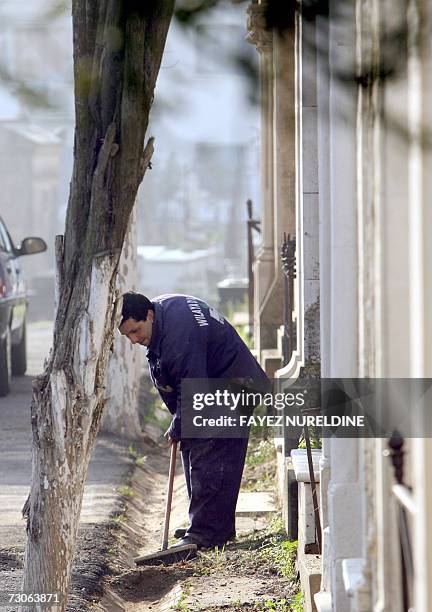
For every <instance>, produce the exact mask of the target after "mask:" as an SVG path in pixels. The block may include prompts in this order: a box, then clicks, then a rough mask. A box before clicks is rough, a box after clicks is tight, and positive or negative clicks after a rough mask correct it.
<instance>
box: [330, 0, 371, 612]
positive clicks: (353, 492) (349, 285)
mask: <svg viewBox="0 0 432 612" xmlns="http://www.w3.org/2000/svg"><path fill="white" fill-rule="evenodd" d="M341 11H342V13H343V15H341V14H340V12H341ZM336 13H337V14H336ZM328 37H329V38H328V40H329V44H328V53H329V55H328V61H329V87H328V117H329V124H328V125H329V131H328V136H329V145H328V172H329V174H328V177H329V180H328V186H327V192H328V194H329V203H328V205H327V203H326V202H325V201H324V202H323V207H322V209H321V212H322V222H323V224H324V225H325V227H327V228H328V230H329V231H328V233H327V234H326V236H325V237H324V236H322V237H323V239H324V240H326V241H327V247H325V246H324V247H323V248H324V250H325V251H326V252H327V254H328V257H327V266H328V267H327V270H326V274H327V275H326V278H325V283H326V287H325V289H324V290H325V291H329V292H330V297H329V300H328V302H327V304H326V317H328V318H327V320H326V323H325V325H326V328H325V329H326V333H327V338H328V346H327V353H326V372H327V373H328V375H329V376H330V377H334V378H339V377H342V378H345V377H346V378H350V377H356V376H357V375H358V332H357V330H358V304H357V282H358V258H357V208H356V172H357V168H356V148H355V147H356V88H355V85H354V81H352V85H350V84H349V83H344V82H343V80H342V79H341V76H340V75H341V74H345V75H346V74H349V75H351V76H352V78H353V77H354V74H355V14H354V3H350V2H349V3H346V4H345V5H343V9H341V5H340V4H338V3H337V2H336V1H334V2H331V3H330V15H329V32H328ZM325 163H326V162H325ZM324 217H326V218H324ZM329 446H330V470H331V472H330V481H329V484H328V492H327V496H328V497H327V502H328V532H327V539H328V541H329V546H328V548H327V550H326V555H327V559H325V561H324V562H325V563H326V570H325V572H324V574H325V577H326V584H325V585H324V586H325V587H326V588H327V589H328V588H329V584H328V583H329V582H330V591H331V596H332V609H333V610H335V611H338V612H339V611H342V610H343V611H345V610H350V609H351V607H350V601H349V599H348V596H347V593H346V591H345V586H344V581H343V571H342V570H343V562H344V560H346V559H349V558H359V557H360V556H361V552H362V540H363V533H362V513H361V510H362V497H361V491H360V483H359V443H358V440H352V439H348V440H344V439H334V438H332V439H331V440H329Z"/></svg>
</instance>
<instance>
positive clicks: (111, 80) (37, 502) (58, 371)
mask: <svg viewBox="0 0 432 612" xmlns="http://www.w3.org/2000/svg"><path fill="white" fill-rule="evenodd" d="M173 4H174V0H146V1H145V2H136V1H135V0H100V1H99V2H93V0H87V2H86V1H85V0H73V3H72V14H73V31H74V71H75V111H76V129H75V150H74V168H73V175H72V182H71V191H70V197H69V203H68V211H67V217H66V229H65V236H64V241H63V244H61V242H59V243H58V248H57V278H58V282H59V287H58V308H57V314H56V320H55V325H54V343H53V349H52V352H51V355H50V358H49V362H48V364H47V366H46V369H45V371H44V374H43V375H42V376H40V377H39V378H38V379H36V381H35V382H34V386H33V401H32V409H31V413H32V417H31V418H32V430H33V456H32V485H31V491H30V496H29V499H28V501H27V503H26V508H25V511H26V514H27V517H28V522H27V531H28V537H27V550H26V557H25V566H24V581H23V590H24V591H25V592H28V593H54V592H58V593H60V594H61V595H62V598H63V599H62V602H61V603H60V604H59V605H58V606H57V608H56V609H58V610H64V609H65V606H66V594H67V589H68V584H69V577H70V570H71V564H72V559H73V553H74V549H75V542H76V534H77V529H78V522H79V515H80V510H81V503H82V495H83V488H84V482H85V478H86V474H87V468H88V463H89V459H90V454H91V450H92V447H93V443H94V440H95V437H96V434H97V431H98V429H99V424H100V419H101V414H102V411H103V408H104V403H105V389H104V380H105V372H106V367H107V362H108V356H109V349H110V347H111V345H112V342H113V333H114V330H115V327H116V322H117V318H116V317H117V312H116V310H117V307H116V302H115V297H116V293H115V286H116V274H117V269H118V262H119V257H120V253H121V250H122V246H123V241H124V237H125V233H126V228H127V225H128V221H129V216H130V213H131V210H132V208H133V205H134V201H135V197H136V193H137V189H138V186H139V184H140V183H141V180H142V178H143V175H144V172H145V170H146V168H147V166H148V165H149V162H150V158H151V154H152V151H153V143H152V139H151V140H150V141H149V142H148V143H147V145H146V147H145V148H144V150H143V146H144V137H145V132H146V129H147V123H148V115H149V111H150V107H151V104H152V101H153V91H154V86H155V82H156V77H157V74H158V71H159V67H160V62H161V57H162V52H163V48H164V45H165V40H166V35H167V31H168V27H169V23H170V20H171V16H172V12H173ZM27 609H28V610H30V609H31V610H33V611H34V610H35V609H36V610H37V609H39V607H38V606H36V607H34V606H33V607H28V608H27V607H24V610H27ZM52 609H54V608H52Z"/></svg>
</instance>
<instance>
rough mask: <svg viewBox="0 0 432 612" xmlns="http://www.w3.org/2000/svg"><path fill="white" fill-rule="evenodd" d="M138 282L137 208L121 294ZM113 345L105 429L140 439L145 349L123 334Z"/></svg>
mask: <svg viewBox="0 0 432 612" xmlns="http://www.w3.org/2000/svg"><path fill="white" fill-rule="evenodd" d="M137 283H138V254H137V231H136V211H135V210H133V211H132V214H131V219H130V223H129V227H128V231H127V233H126V238H125V242H124V245H123V250H122V254H121V257H120V265H119V272H118V274H117V290H118V291H119V292H120V293H124V292H125V291H136V290H137ZM113 348H114V350H113V351H112V352H111V355H110V359H109V362H108V368H107V375H106V380H105V387H106V394H107V397H108V399H107V402H106V406H105V410H104V412H103V415H102V423H101V430H102V431H106V432H109V433H113V434H117V435H119V436H124V437H126V438H138V437H139V435H140V434H141V426H140V422H139V415H138V401H139V385H140V376H141V372H142V360H141V355H142V352H141V351H137V350H136V347H134V346H133V345H132V344H131V343H130V342H129V340H128V339H127V338H126V337H125V336H122V335H120V334H119V333H118V334H115V337H114V345H113Z"/></svg>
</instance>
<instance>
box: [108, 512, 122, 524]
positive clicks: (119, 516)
mask: <svg viewBox="0 0 432 612" xmlns="http://www.w3.org/2000/svg"><path fill="white" fill-rule="evenodd" d="M111 520H112V522H113V523H114V524H115V525H121V524H122V523H124V521H125V520H126V514H125V513H124V512H123V513H122V514H116V515H115V516H113V517H112V519H111Z"/></svg>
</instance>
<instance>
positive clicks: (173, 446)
mask: <svg viewBox="0 0 432 612" xmlns="http://www.w3.org/2000/svg"><path fill="white" fill-rule="evenodd" d="M176 458H177V442H176V441H174V440H173V442H172V443H171V457H170V466H169V475H168V487H167V495H166V505H165V518H164V530H163V536H162V550H166V549H167V548H168V531H169V523H170V515H171V503H172V495H173V488H174V474H175V466H176Z"/></svg>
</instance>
